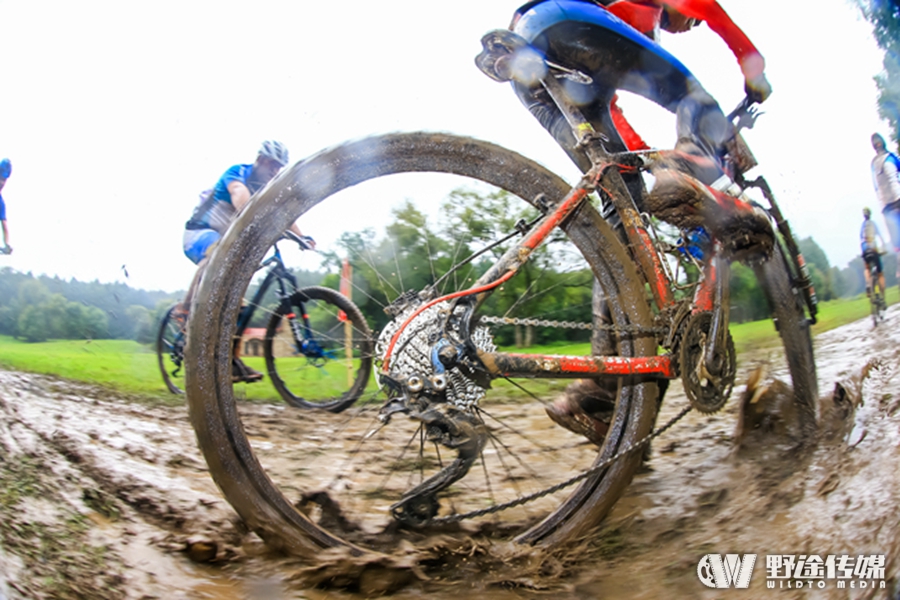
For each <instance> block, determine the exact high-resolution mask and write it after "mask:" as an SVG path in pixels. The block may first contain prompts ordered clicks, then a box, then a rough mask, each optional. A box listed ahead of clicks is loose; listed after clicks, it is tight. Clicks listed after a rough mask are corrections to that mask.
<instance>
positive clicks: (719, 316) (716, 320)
mask: <svg viewBox="0 0 900 600" xmlns="http://www.w3.org/2000/svg"><path fill="white" fill-rule="evenodd" d="M715 249H716V253H715V255H714V256H713V258H712V260H710V261H709V263H707V269H706V274H705V278H704V282H703V284H702V285H701V286H700V289H699V290H698V295H701V297H702V298H703V299H702V300H700V302H696V303H695V306H696V307H697V308H698V310H711V311H712V323H711V324H710V326H709V333H708V335H707V336H706V346H705V348H704V356H705V357H706V359H705V363H706V364H705V366H706V370H707V372H708V373H709V374H710V375H714V376H718V375H721V374H722V370H723V369H725V368H727V366H728V357H727V355H726V351H727V347H728V319H729V313H730V305H731V294H730V285H729V284H730V280H731V262H730V261H729V260H728V259H727V258H725V257H724V256H722V253H721V252H720V250H721V245H720V244H719V243H718V242H716V244H715ZM707 298H709V300H711V302H710V301H709V300H707ZM710 304H711V306H710Z"/></svg>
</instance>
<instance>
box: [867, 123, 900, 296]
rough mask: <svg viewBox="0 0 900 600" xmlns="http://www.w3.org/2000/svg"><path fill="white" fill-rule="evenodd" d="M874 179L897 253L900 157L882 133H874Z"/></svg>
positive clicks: (899, 241) (899, 278) (899, 280)
mask: <svg viewBox="0 0 900 600" xmlns="http://www.w3.org/2000/svg"><path fill="white" fill-rule="evenodd" d="M872 148H874V149H875V158H873V159H872V180H873V182H874V183H875V193H876V195H877V196H878V201H879V202H881V214H882V215H884V222H885V224H886V225H887V230H888V237H889V238H891V247H892V249H893V251H894V252H895V253H900V158H897V155H896V154H894V153H893V152H890V151H889V150H888V149H887V145H886V144H885V142H884V138H883V137H881V134H878V133H873V134H872ZM897 284H898V285H900V260H898V261H897Z"/></svg>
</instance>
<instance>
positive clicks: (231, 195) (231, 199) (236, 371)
mask: <svg viewBox="0 0 900 600" xmlns="http://www.w3.org/2000/svg"><path fill="white" fill-rule="evenodd" d="M287 163H288V150H287V148H285V146H284V145H283V144H282V143H281V142H276V141H271V140H267V141H265V142H263V143H262V146H261V147H260V149H259V153H258V154H257V156H256V160H255V161H254V162H253V163H252V164H238V165H234V166H232V167H231V168H229V169H228V170H227V171H225V173H224V174H223V175H222V176H221V177H220V178H219V180H218V181H217V182H216V185H215V186H214V187H213V188H212V189H211V190H207V191H205V192H203V193H202V194H200V203H199V204H198V205H197V207H196V208H195V209H194V212H193V214H192V215H191V218H190V219H189V220H188V222H187V223H186V224H185V231H184V237H183V248H184V254H185V255H186V256H187V257H188V258H189V259H190V260H191V261H192V262H193V263H194V264H196V265H197V272H196V273H195V275H194V278H193V280H192V281H191V285H190V287H188V291H187V293H186V294H185V297H184V300H183V301H182V305H181V310H180V311H179V314H180V315H186V314H187V313H188V311H189V310H190V306H191V301H192V300H193V297H194V293H195V292H196V290H197V286H199V284H200V279H201V278H202V277H203V272H204V270H205V269H206V263H207V259H208V257H209V255H210V254H211V252H212V249H213V248H214V247H215V245H216V243H217V242H218V241H219V238H221V237H222V235H223V234H224V233H225V231H226V230H227V229H228V226H229V225H230V224H231V222H232V221H233V220H234V218H235V217H236V216H237V214H238V213H239V212H240V211H241V210H242V209H243V208H244V206H246V205H247V203H248V202H249V201H250V197H251V196H252V195H253V194H255V193H256V192H258V191H259V190H261V189H262V188H263V187H264V186H265V185H266V184H267V183H269V181H271V180H272V178H273V177H275V175H277V174H278V172H279V171H280V170H281V169H282V168H283V167H284V166H285V165H287ZM289 229H290V231H292V232H293V233H295V234H296V235H298V236H300V237H304V238H305V239H306V240H307V241H308V243H309V244H310V246H311V247H313V248H315V242H314V241H313V240H312V238H309V237H306V236H303V234H302V233H301V232H300V229H299V228H298V227H297V224H296V223H294V224H291V226H290V228H289ZM239 348H240V344H235V356H234V358H233V364H232V376H233V379H234V381H236V382H237V381H243V382H252V381H259V380H260V379H262V373H260V372H258V371H255V370H254V369H251V368H250V367H248V366H247V365H245V364H244V363H243V361H241V359H240V357H239Z"/></svg>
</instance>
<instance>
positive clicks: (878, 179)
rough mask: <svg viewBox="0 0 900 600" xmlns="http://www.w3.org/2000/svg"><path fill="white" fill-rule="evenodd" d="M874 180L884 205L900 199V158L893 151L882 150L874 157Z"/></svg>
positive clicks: (886, 205) (879, 198) (879, 199)
mask: <svg viewBox="0 0 900 600" xmlns="http://www.w3.org/2000/svg"><path fill="white" fill-rule="evenodd" d="M872 181H873V183H874V184H875V193H876V194H877V195H878V201H879V202H881V206H882V207H888V206H890V205H891V204H893V203H894V202H896V201H897V200H900V159H898V158H897V155H896V154H894V153H893V152H887V151H885V152H881V153H879V154H876V155H875V158H873V159H872Z"/></svg>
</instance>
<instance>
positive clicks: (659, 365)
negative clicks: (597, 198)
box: [382, 173, 676, 379]
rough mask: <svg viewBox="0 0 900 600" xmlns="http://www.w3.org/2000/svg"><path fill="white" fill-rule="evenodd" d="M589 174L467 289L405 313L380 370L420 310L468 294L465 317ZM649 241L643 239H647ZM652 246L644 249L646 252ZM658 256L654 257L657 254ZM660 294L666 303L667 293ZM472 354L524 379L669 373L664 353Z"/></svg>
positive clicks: (523, 257) (494, 371)
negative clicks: (408, 314)
mask: <svg viewBox="0 0 900 600" xmlns="http://www.w3.org/2000/svg"><path fill="white" fill-rule="evenodd" d="M592 179H593V175H592V174H591V173H589V174H588V175H586V176H585V177H584V178H583V179H582V182H581V183H580V184H579V185H577V186H575V187H574V188H572V190H571V191H570V192H569V193H568V194H567V195H566V196H565V198H563V199H562V200H561V201H560V202H559V203H558V204H557V205H556V206H554V207H552V209H551V210H549V211H548V212H547V214H546V215H545V216H544V218H542V219H541V220H540V221H538V222H537V223H536V224H535V226H534V228H532V230H531V231H529V232H528V233H527V234H525V236H524V238H523V239H522V240H521V241H520V242H519V243H518V244H516V245H515V246H513V247H512V248H510V249H509V250H507V251H506V253H504V255H503V256H502V257H500V259H499V260H498V261H497V262H496V263H494V265H493V266H492V267H491V268H490V269H488V270H487V272H485V274H484V275H482V276H481V277H480V278H479V279H478V281H476V282H475V283H474V284H473V285H472V287H471V288H469V289H467V290H461V291H458V292H454V293H452V294H447V295H445V296H441V297H439V298H435V299H434V300H431V301H429V302H426V303H425V304H423V305H422V306H421V307H419V308H418V309H417V310H416V311H415V312H413V314H411V315H410V316H409V317H408V318H407V319H406V321H404V322H403V324H402V325H401V326H400V327H399V328H398V329H397V331H396V332H395V333H394V335H393V337H392V338H391V341H390V343H389V345H388V349H387V352H385V356H386V359H385V361H384V365H383V366H382V372H383V373H388V372H389V367H390V357H391V354H392V352H393V349H394V346H395V345H396V343H397V340H398V339H399V338H400V334H401V333H402V332H403V330H404V329H405V328H406V327H407V326H408V325H409V324H410V323H411V322H412V321H413V320H414V319H415V318H416V317H417V316H418V315H419V314H421V313H422V312H423V311H425V310H427V309H428V308H430V307H432V306H434V305H436V304H439V303H441V302H447V301H450V300H457V299H470V302H471V306H470V307H469V311H468V315H469V318H471V317H472V315H473V314H474V313H475V311H476V309H477V308H478V306H480V305H481V304H482V303H483V302H484V300H485V299H487V297H488V296H489V295H490V294H491V292H492V291H493V290H494V289H496V288H497V287H498V286H500V285H501V284H503V283H505V282H506V281H508V280H509V279H511V278H512V277H513V276H514V275H515V274H516V273H517V272H518V270H519V269H520V268H521V267H522V265H524V264H525V263H526V262H527V261H528V258H529V257H530V256H531V254H532V253H533V252H534V250H535V249H537V248H538V247H539V246H540V245H541V244H542V243H543V242H544V240H546V239H547V237H548V236H549V235H550V233H551V232H552V231H553V229H554V228H556V227H558V226H559V225H560V224H561V223H563V221H565V220H566V218H568V217H569V216H570V215H571V214H572V213H573V212H574V211H575V210H576V209H577V208H578V206H579V205H580V204H581V203H582V202H584V201H585V199H586V198H587V196H588V194H589V193H590V191H591V189H592V188H593V185H592V184H591V183H590V181H591V180H592ZM648 242H649V240H648ZM652 250H653V248H652V245H651V246H650V247H649V248H645V251H646V252H648V253H650V252H652ZM657 260H658V259H657ZM656 273H657V275H658V277H659V282H658V285H659V287H660V288H661V289H665V290H669V287H668V278H667V277H666V276H665V273H664V272H663V271H662V269H658V270H657V271H656ZM666 299H667V300H668V301H669V302H671V292H669V296H667V297H666ZM478 357H479V359H480V360H481V362H482V364H483V366H484V367H485V368H486V369H487V371H488V372H489V373H490V374H491V375H492V376H494V377H525V378H573V379H574V378H580V377H602V376H615V377H621V376H630V375H644V376H654V377H661V378H667V379H671V378H674V377H675V376H676V375H675V369H674V365H673V364H672V362H671V359H670V358H669V357H668V356H641V357H620V356H588V357H585V356H563V355H540V354H533V355H528V354H511V353H503V352H492V353H483V352H479V353H478Z"/></svg>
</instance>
